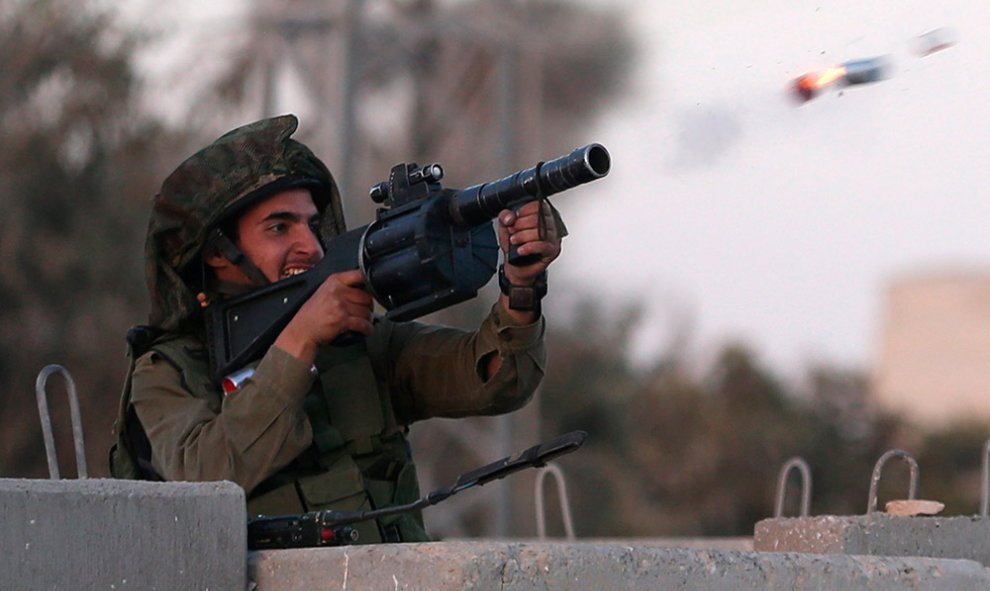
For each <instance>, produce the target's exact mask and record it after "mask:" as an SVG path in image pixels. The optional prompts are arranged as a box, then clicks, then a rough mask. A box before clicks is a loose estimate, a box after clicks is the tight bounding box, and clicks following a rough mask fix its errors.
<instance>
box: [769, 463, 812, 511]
mask: <svg viewBox="0 0 990 591" xmlns="http://www.w3.org/2000/svg"><path fill="white" fill-rule="evenodd" d="M794 468H797V470H798V473H799V474H800V475H801V517H807V516H808V513H809V511H810V509H811V467H810V466H808V462H806V461H805V460H804V458H800V457H793V458H791V459H789V460H787V461H786V462H785V463H784V465H783V466H782V467H781V468H780V473H779V474H778V475H777V502H776V504H775V505H774V510H773V516H774V517H782V516H783V515H784V494H785V492H786V490H787V475H788V473H789V472H790V471H791V470H792V469H794Z"/></svg>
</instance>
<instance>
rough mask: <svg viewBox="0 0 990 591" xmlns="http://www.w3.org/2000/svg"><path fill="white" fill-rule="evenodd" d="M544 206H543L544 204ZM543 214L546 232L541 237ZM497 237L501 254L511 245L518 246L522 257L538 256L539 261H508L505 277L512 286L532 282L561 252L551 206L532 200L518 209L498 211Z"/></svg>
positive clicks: (559, 237) (559, 238) (530, 283)
mask: <svg viewBox="0 0 990 591" xmlns="http://www.w3.org/2000/svg"><path fill="white" fill-rule="evenodd" d="M541 206H542V207H541ZM541 215H542V216H543V223H544V228H545V234H544V235H543V236H542V237H541V236H540V216H541ZM498 239H499V244H500V245H501V247H502V253H503V254H506V253H508V250H509V245H510V244H512V245H514V246H516V247H517V248H518V252H519V255H520V256H524V255H537V256H539V259H537V260H536V262H533V263H530V264H528V265H524V266H517V265H513V264H510V263H509V262H508V260H506V263H505V276H506V278H507V279H508V280H509V282H510V283H512V284H513V285H532V284H533V282H534V281H535V280H536V276H537V275H539V274H540V272H541V271H543V270H544V269H546V268H547V267H548V266H549V265H550V263H552V262H553V261H554V259H556V258H557V257H558V256H559V255H560V243H561V235H560V231H559V229H558V228H557V224H556V222H555V219H554V215H553V212H552V211H551V209H550V205H549V204H547V203H541V202H539V201H531V202H530V203H527V204H525V205H523V206H522V207H520V208H519V210H518V211H516V212H513V211H512V210H509V209H505V210H502V211H501V212H500V213H499V214H498Z"/></svg>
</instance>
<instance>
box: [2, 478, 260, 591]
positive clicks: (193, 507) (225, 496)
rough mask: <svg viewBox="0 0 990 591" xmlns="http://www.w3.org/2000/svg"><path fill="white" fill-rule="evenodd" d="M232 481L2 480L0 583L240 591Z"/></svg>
mask: <svg viewBox="0 0 990 591" xmlns="http://www.w3.org/2000/svg"><path fill="white" fill-rule="evenodd" d="M246 518H247V515H246V509H245V505H244V491H243V490H242V489H241V488H240V487H239V486H237V485H236V484H233V483H231V482H210V483H185V482H168V483H165V482H136V481H125V480H13V479H0V548H2V551H0V589H4V590H5V591H13V590H18V591H19V590H30V591H33V590H38V591H41V590H44V591H50V590H53V589H72V590H77V589H106V590H121V589H125V590H126V589H134V590H142V591H143V590H159V589H160V590H168V591H174V590H177V589H190V590H195V589H200V590H204V591H205V590H209V591H225V590H236V591H243V590H244V588H245V585H246V568H247V567H246V564H245V549H246V548H247V531H246V527H245V523H246Z"/></svg>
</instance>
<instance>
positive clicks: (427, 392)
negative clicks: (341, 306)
mask: <svg viewBox="0 0 990 591" xmlns="http://www.w3.org/2000/svg"><path fill="white" fill-rule="evenodd" d="M384 328H385V330H384V331H382V334H384V335H387V338H386V341H385V343H383V344H382V345H381V346H382V347H387V348H388V358H389V359H392V360H394V365H393V366H392V367H391V371H390V372H389V374H390V387H391V389H392V392H393V404H394V408H395V411H396V415H397V418H398V419H399V421H400V422H401V423H405V424H408V423H411V422H413V421H417V420H422V419H426V418H430V417H449V418H456V417H464V416H471V415H496V414H501V413H505V412H509V411H512V410H515V409H517V408H520V407H521V406H523V405H524V404H526V402H528V401H529V400H530V398H532V396H533V393H534V392H535V391H536V387H537V386H538V385H539V383H540V380H541V379H542V378H543V373H544V367H545V364H546V350H545V347H544V343H543V336H544V332H545V320H544V319H543V317H542V316H541V317H540V318H539V320H537V321H536V322H534V323H533V324H528V325H520V324H518V323H516V322H515V320H514V319H513V318H512V317H511V316H509V315H508V314H507V313H505V312H503V310H502V308H501V306H500V305H499V304H498V303H496V304H495V305H494V306H493V307H492V310H491V312H490V313H489V315H488V316H487V317H486V318H485V320H484V321H483V322H482V324H481V326H480V327H479V329H478V330H477V331H473V332H472V331H463V330H459V329H454V328H450V327H443V326H431V325H426V324H420V323H415V322H405V323H398V324H392V323H389V324H388V325H387V326H386V327H384ZM489 355H500V356H501V357H502V363H501V366H500V367H499V370H498V372H496V373H495V375H493V376H491V377H490V378H489V379H488V380H487V381H486V380H484V379H483V378H482V376H483V375H484V367H485V365H486V362H487V359H488V356H489ZM373 357H374V355H373Z"/></svg>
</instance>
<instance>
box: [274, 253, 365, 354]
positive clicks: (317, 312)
mask: <svg viewBox="0 0 990 591" xmlns="http://www.w3.org/2000/svg"><path fill="white" fill-rule="evenodd" d="M373 309H374V300H373V299H372V297H371V294H370V293H368V291H367V290H366V289H365V283H364V274H363V273H362V272H361V271H360V270H358V269H354V270H352V271H343V272H341V273H334V274H333V275H330V276H329V277H327V279H326V281H324V282H323V284H322V285H320V287H319V288H317V290H316V291H315V292H313V295H312V296H310V298H309V299H308V300H306V303H304V304H303V305H302V307H301V308H300V309H299V311H298V312H297V313H296V315H295V316H294V317H293V318H292V320H291V321H289V324H288V325H286V327H285V328H284V329H283V330H282V333H281V334H279V336H278V338H277V339H275V345H276V346H278V347H279V348H281V349H283V350H284V351H286V352H287V353H289V354H290V355H293V356H294V357H296V358H298V359H300V360H302V361H304V362H306V363H312V362H313V360H314V359H316V350H317V349H318V348H319V346H320V345H323V344H326V343H329V342H331V341H333V340H334V339H336V338H337V337H338V336H340V335H341V334H343V333H345V332H349V331H353V332H358V333H361V334H364V335H368V334H371V327H372V324H371V321H372V313H373Z"/></svg>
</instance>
